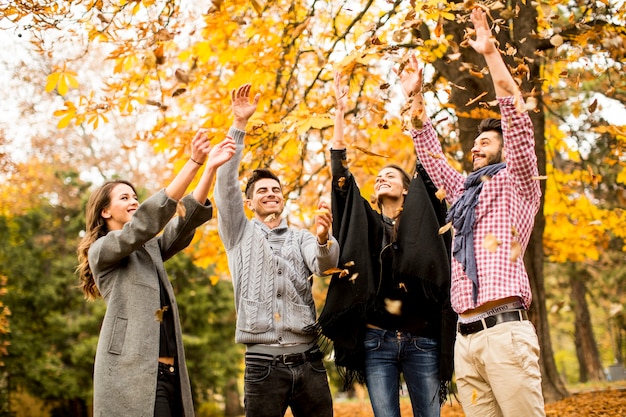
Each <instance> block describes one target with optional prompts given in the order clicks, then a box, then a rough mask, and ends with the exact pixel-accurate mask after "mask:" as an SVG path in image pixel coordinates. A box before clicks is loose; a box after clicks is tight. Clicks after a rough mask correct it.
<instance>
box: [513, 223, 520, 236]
mask: <svg viewBox="0 0 626 417" xmlns="http://www.w3.org/2000/svg"><path fill="white" fill-rule="evenodd" d="M511 236H513V237H518V236H519V232H518V231H517V228H516V227H515V225H514V224H512V225H511Z"/></svg>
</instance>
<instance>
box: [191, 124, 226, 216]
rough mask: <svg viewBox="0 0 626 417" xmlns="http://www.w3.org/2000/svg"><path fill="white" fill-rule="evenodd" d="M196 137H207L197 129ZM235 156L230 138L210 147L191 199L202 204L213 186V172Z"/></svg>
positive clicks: (204, 131)
mask: <svg viewBox="0 0 626 417" xmlns="http://www.w3.org/2000/svg"><path fill="white" fill-rule="evenodd" d="M198 136H207V130H206V129H199V130H198V132H197V133H196V137H198ZM234 154H235V140H234V139H233V138H231V137H230V136H227V137H226V139H224V140H223V141H221V142H220V143H218V144H217V145H215V146H212V147H211V148H210V151H209V157H208V159H207V163H206V168H205V169H204V172H203V173H202V177H200V181H199V182H198V185H197V186H196V188H195V189H194V190H193V198H195V199H196V201H198V202H199V203H201V204H204V203H205V201H206V199H207V197H208V195H209V191H210V189H211V185H213V179H214V178H215V172H216V171H217V168H219V167H220V166H222V165H224V163H226V162H227V161H229V160H230V158H232V156H233V155H234Z"/></svg>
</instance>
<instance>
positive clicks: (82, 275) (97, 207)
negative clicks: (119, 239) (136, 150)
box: [76, 180, 136, 301]
mask: <svg viewBox="0 0 626 417" xmlns="http://www.w3.org/2000/svg"><path fill="white" fill-rule="evenodd" d="M119 184H126V185H128V186H129V187H130V188H132V189H133V191H134V192H135V193H136V190H135V186H134V185H133V184H131V183H130V182H128V181H126V180H111V181H107V182H105V183H104V184H102V185H101V186H100V187H98V188H96V190H95V191H94V192H93V193H91V195H90V196H89V200H88V201H87V208H86V211H85V236H84V237H83V239H82V240H81V241H80V243H79V244H78V249H77V253H78V266H77V267H76V272H78V277H79V280H80V289H81V290H82V291H83V294H84V295H85V298H86V299H87V300H89V301H93V300H95V299H96V298H98V297H100V291H98V287H96V282H95V281H94V278H93V273H92V272H91V267H90V266H89V259H88V257H87V254H88V252H89V248H90V247H91V244H92V243H93V242H95V241H96V240H98V239H99V238H101V237H102V236H104V235H106V234H107V233H108V232H109V230H108V229H107V225H106V222H105V220H104V218H103V217H102V215H101V213H102V210H104V209H106V208H107V207H109V205H110V204H111V191H112V190H113V188H115V187H116V186H117V185H119Z"/></svg>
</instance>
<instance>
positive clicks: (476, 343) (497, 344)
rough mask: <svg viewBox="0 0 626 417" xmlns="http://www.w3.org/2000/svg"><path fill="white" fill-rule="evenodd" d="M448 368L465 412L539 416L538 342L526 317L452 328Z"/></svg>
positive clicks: (487, 416) (485, 416) (470, 415)
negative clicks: (467, 329) (465, 331)
mask: <svg viewBox="0 0 626 417" xmlns="http://www.w3.org/2000/svg"><path fill="white" fill-rule="evenodd" d="M454 371H455V374H456V384H457V388H458V391H459V399H460V401H461V405H462V407H463V412H464V413H465V415H466V417H520V416H524V417H535V416H542V417H543V416H545V415H546V414H545V410H544V402H543V394H542V392H541V372H540V369H539V341H538V340H537V333H536V331H535V327H534V326H533V324H532V323H531V322H530V321H528V320H525V321H512V322H506V323H500V324H498V325H496V326H494V327H492V328H490V329H486V330H482V331H480V332H477V333H474V334H470V335H467V336H463V335H461V334H460V333H457V336H456V344H455V346H454Z"/></svg>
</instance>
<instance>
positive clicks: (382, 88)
mask: <svg viewBox="0 0 626 417" xmlns="http://www.w3.org/2000/svg"><path fill="white" fill-rule="evenodd" d="M389 87H391V84H389V83H384V84H381V85H380V87H379V88H380V89H381V90H386V89H388V88H389Z"/></svg>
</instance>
